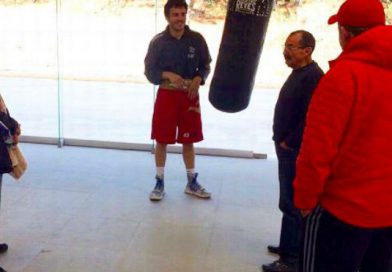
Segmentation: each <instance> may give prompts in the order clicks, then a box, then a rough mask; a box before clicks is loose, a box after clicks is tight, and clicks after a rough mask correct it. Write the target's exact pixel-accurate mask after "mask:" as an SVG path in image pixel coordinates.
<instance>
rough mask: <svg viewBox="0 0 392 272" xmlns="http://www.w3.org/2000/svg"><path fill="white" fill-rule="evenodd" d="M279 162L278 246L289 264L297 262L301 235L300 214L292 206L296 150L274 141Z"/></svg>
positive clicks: (283, 258) (301, 220)
mask: <svg viewBox="0 0 392 272" xmlns="http://www.w3.org/2000/svg"><path fill="white" fill-rule="evenodd" d="M275 149H276V154H277V156H278V163H279V189H280V190H279V209H280V210H281V211H282V213H283V217H282V226H281V231H280V242H279V247H280V250H281V254H280V256H281V259H282V260H283V261H284V262H286V263H289V264H294V265H296V264H297V263H298V258H299V252H300V245H301V237H302V235H301V234H302V222H303V219H302V216H301V214H300V212H299V211H298V210H297V209H296V208H295V207H294V189H293V181H294V178H295V163H296V160H297V156H298V152H297V151H288V150H285V149H283V148H281V147H280V146H279V145H278V144H277V143H275Z"/></svg>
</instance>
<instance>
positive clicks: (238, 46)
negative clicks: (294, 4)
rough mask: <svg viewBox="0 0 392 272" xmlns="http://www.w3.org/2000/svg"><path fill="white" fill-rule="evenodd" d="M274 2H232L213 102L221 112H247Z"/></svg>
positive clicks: (220, 54) (213, 91) (218, 61)
mask: <svg viewBox="0 0 392 272" xmlns="http://www.w3.org/2000/svg"><path fill="white" fill-rule="evenodd" d="M273 2H274V0H229V2H228V6H227V15H226V21H225V26H224V30H223V36H222V41H221V44H220V48H219V55H218V59H217V62H216V67H215V72H214V76H213V78H212V81H211V85H210V93H209V100H210V102H211V104H212V105H213V106H214V107H215V108H217V109H218V110H221V111H225V112H238V111H241V110H243V109H245V108H246V107H247V106H248V104H249V100H250V95H251V93H252V89H253V86H254V81H255V76H256V71H257V66H258V64H259V59H260V54H261V49H262V47H263V43H264V38H265V33H266V31H267V26H268V21H269V18H270V16H271V12H272V7H273Z"/></svg>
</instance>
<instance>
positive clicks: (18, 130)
mask: <svg viewBox="0 0 392 272" xmlns="http://www.w3.org/2000/svg"><path fill="white" fill-rule="evenodd" d="M20 133H21V129H20V124H18V127H17V128H16V130H15V134H14V135H12V140H13V141H14V144H18V143H19V135H20Z"/></svg>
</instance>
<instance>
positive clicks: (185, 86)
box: [145, 0, 211, 201]
mask: <svg viewBox="0 0 392 272" xmlns="http://www.w3.org/2000/svg"><path fill="white" fill-rule="evenodd" d="M187 10H188V5H187V3H186V1H184V0H168V1H167V3H166V4H165V7H164V13H165V18H166V20H167V22H168V26H167V27H166V29H165V30H164V31H163V32H161V33H159V34H158V35H156V36H155V37H154V38H153V39H152V41H151V42H150V45H149V48H148V52H147V56H146V58H145V75H146V77H147V79H148V80H149V81H150V82H151V83H153V84H155V85H159V89H158V94H157V98H156V101H155V107H154V114H153V120H152V133H151V138H152V139H155V140H156V147H155V164H156V177H155V178H156V185H155V188H154V189H153V191H152V192H151V194H150V200H154V201H159V200H161V199H162V198H163V197H164V195H165V191H164V169H165V163H166V154H167V151H166V148H167V145H168V144H174V143H176V142H177V143H181V144H182V155H183V160H184V163H185V168H186V173H187V178H188V183H187V185H186V187H185V193H187V194H190V195H194V196H197V197H200V198H204V199H206V198H210V197H211V194H210V193H209V192H207V191H206V190H205V189H204V188H203V187H202V186H201V185H200V183H199V182H198V181H197V176H198V174H197V173H196V172H195V151H194V147H193V143H196V142H200V141H202V140H203V133H202V124H201V114H200V102H199V93H198V92H199V87H200V85H203V84H204V83H205V80H206V78H207V76H208V74H209V73H210V62H211V57H210V53H209V50H208V46H207V43H206V42H205V40H204V38H203V36H202V35H201V34H199V33H197V32H194V31H192V30H191V29H190V28H189V27H188V26H187V25H186V24H185V23H186V15H187Z"/></svg>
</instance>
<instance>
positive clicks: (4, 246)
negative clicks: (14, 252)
mask: <svg viewBox="0 0 392 272" xmlns="http://www.w3.org/2000/svg"><path fill="white" fill-rule="evenodd" d="M7 250H8V245H7V244H0V254H2V253H5V252H7ZM0 271H1V270H0Z"/></svg>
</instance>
